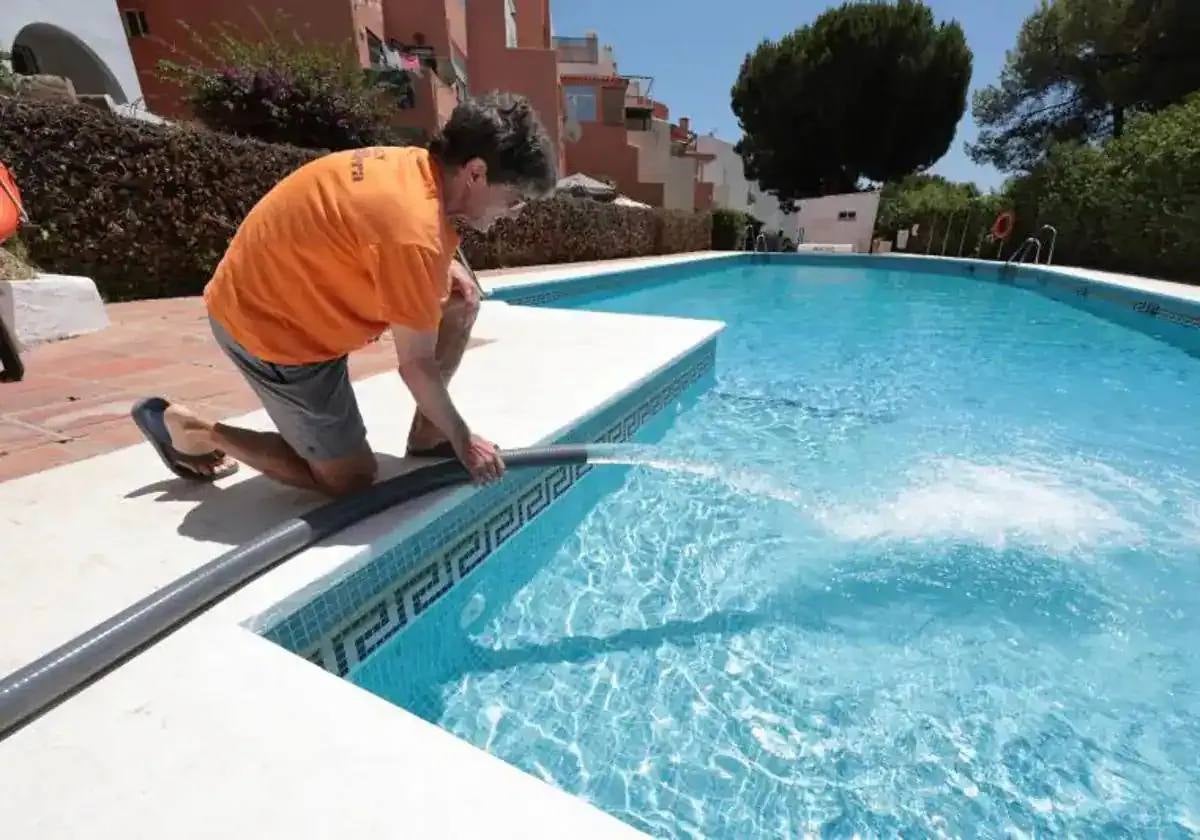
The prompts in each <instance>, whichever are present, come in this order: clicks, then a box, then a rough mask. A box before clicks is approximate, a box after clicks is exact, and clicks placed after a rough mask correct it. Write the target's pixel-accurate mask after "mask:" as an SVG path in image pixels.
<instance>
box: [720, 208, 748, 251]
mask: <svg viewBox="0 0 1200 840" xmlns="http://www.w3.org/2000/svg"><path fill="white" fill-rule="evenodd" d="M748 224H750V214H749V213H743V212H742V211H740V210H726V209H718V210H714V211H713V213H712V247H713V250H714V251H741V250H743V249H744V248H745V245H746V225H748Z"/></svg>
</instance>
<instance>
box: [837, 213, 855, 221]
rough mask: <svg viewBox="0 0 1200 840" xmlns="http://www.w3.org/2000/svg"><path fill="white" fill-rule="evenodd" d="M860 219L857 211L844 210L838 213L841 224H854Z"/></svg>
mask: <svg viewBox="0 0 1200 840" xmlns="http://www.w3.org/2000/svg"><path fill="white" fill-rule="evenodd" d="M857 218H858V211H857V210H842V211H841V212H839V213H838V221H839V222H853V221H854V220H855V219H857Z"/></svg>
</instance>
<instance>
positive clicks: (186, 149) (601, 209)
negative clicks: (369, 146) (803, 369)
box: [0, 97, 711, 300]
mask: <svg viewBox="0 0 1200 840" xmlns="http://www.w3.org/2000/svg"><path fill="white" fill-rule="evenodd" d="M318 154H319V152H316V151H313V150H306V149H297V148H294V147H291V146H278V145H271V144H267V143H260V142H258V141H254V140H242V139H239V138H236V137H230V136H228V135H224V134H218V133H216V132H212V131H208V130H206V129H203V128H199V127H187V126H156V125H150V124H147V123H143V122H137V121H134V120H125V119H121V118H119V117H116V116H113V115H112V114H109V113H107V112H104V111H100V110H98V109H95V108H90V107H87V106H82V105H64V104H59V103H42V102H29V101H25V100H18V99H10V98H2V97H0V159H2V160H5V161H6V162H7V163H8V164H9V166H10V167H11V168H12V170H13V173H14V175H15V177H16V179H17V182H18V183H19V184H20V185H21V191H22V195H23V197H24V199H25V204H26V207H27V209H28V210H29V214H30V216H31V217H32V219H33V221H34V223H35V225H37V226H38V229H37V230H36V232H35V233H34V234H33V235H30V236H28V237H26V239H25V241H26V244H27V245H28V247H29V251H30V256H31V257H32V259H33V260H34V261H36V263H37V264H38V265H39V266H40V267H42V268H44V269H45V270H47V271H57V272H62V273H66V274H84V275H87V276H89V277H91V278H92V279H93V280H95V281H96V284H97V285H98V286H99V288H100V291H101V293H102V294H103V295H104V296H105V298H106V299H108V300H136V299H141V298H154V297H174V296H179V295H195V294H199V292H200V291H201V289H203V288H204V284H205V283H207V282H208V279H209V277H210V276H211V275H212V271H213V269H214V268H215V267H216V264H217V261H218V260H220V258H221V255H222V254H223V253H224V252H225V248H226V246H227V245H228V243H229V239H230V237H231V236H232V235H233V233H234V231H235V230H236V229H237V226H238V224H239V223H240V222H241V220H242V218H243V217H244V216H245V215H246V213H247V212H249V210H250V208H251V207H253V206H254V204H255V202H257V201H258V199H259V198H260V197H262V195H263V194H264V193H266V192H267V190H269V189H270V188H271V187H272V186H274V185H275V184H276V183H277V182H278V181H279V180H281V179H282V178H283V177H284V176H285V175H287V174H288V173H290V172H292V171H293V170H295V169H297V168H298V167H300V166H301V165H303V164H304V163H306V162H308V161H309V160H312V159H313V158H315V157H317V156H318ZM710 224H711V223H710V219H709V216H708V214H705V213H701V214H686V213H676V212H672V211H663V210H649V209H643V208H631V207H621V206H619V205H615V204H604V203H601V202H597V201H592V200H591V199H574V198H562V197H559V198H553V199H547V200H543V201H536V202H531V203H530V204H529V205H528V206H527V207H526V209H525V210H524V212H523V213H522V214H521V216H520V217H519V218H517V219H513V220H504V221H501V222H500V223H498V224H497V225H496V227H495V229H494V230H493V231H492V232H491V233H490V234H487V235H481V234H478V233H474V232H470V233H467V234H466V235H465V237H464V245H465V247H466V250H467V254H468V258H469V259H470V260H471V262H472V265H473V266H476V267H478V268H493V267H499V266H505V265H531V264H537V263H554V262H572V261H576V260H603V259H612V258H614V257H632V256H645V255H648V254H655V253H670V252H675V251H694V250H705V249H707V248H709V239H710V235H711V233H710Z"/></svg>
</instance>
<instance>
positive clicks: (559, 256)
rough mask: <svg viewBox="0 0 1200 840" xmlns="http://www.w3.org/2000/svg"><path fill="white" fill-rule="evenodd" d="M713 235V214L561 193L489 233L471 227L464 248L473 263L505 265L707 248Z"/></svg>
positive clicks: (529, 206)
mask: <svg viewBox="0 0 1200 840" xmlns="http://www.w3.org/2000/svg"><path fill="white" fill-rule="evenodd" d="M711 238H712V218H711V216H710V215H709V214H708V213H686V212H682V211H678V210H660V209H657V208H655V209H649V208H641V207H622V206H621V205H619V204H607V203H604V202H599V201H595V200H593V199H590V198H576V197H574V196H568V195H561V194H560V195H556V196H554V197H553V198H545V199H542V200H540V201H531V202H529V204H527V205H526V207H525V209H524V211H522V213H521V215H520V216H518V217H517V218H515V219H501V220H500V221H498V222H497V223H496V225H495V227H493V228H492V230H491V231H489V232H488V233H486V234H482V233H479V232H477V231H474V230H468V231H466V232H465V233H464V234H463V252H464V253H465V254H466V256H467V261H468V262H470V263H471V267H472V268H475V269H485V268H504V267H508V266H521V265H541V264H545V263H568V262H581V261H586V260H612V259H619V258H621V257H641V256H646V255H649V254H677V253H680V252H683V251H706V250H708V249H709V247H710V244H709V243H710V241H711Z"/></svg>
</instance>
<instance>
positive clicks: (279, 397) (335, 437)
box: [209, 318, 367, 461]
mask: <svg viewBox="0 0 1200 840" xmlns="http://www.w3.org/2000/svg"><path fill="white" fill-rule="evenodd" d="M209 323H210V324H211V325H212V332H213V336H214V337H215V338H216V339H217V344H219V345H220V346H221V349H222V350H224V351H225V355H227V356H228V357H229V358H230V359H231V360H232V361H233V364H234V365H235V366H236V367H237V369H238V370H240V371H241V372H242V376H244V377H246V381H247V382H249V383H250V387H251V388H253V389H254V393H256V394H258V398H259V399H260V400H262V404H263V407H264V408H266V410H267V414H269V415H270V417H271V421H272V422H273V423H274V424H275V427H276V428H277V429H279V434H281V435H283V439H284V440H285V441H287V442H288V445H290V446H291V447H292V449H294V450H296V452H297V453H299V455H300V456H301V457H302V458H304V459H305V460H306V461H328V460H331V459H334V458H346V457H349V456H351V455H357V454H358V453H360V452H362V451H364V450H366V448H367V446H366V442H367V429H366V427H365V426H364V425H363V420H362V414H360V413H359V410H358V400H356V399H355V398H354V389H353V388H352V387H351V385H350V371H349V368H348V366H347V363H346V357H345V356H342V357H341V358H340V359H331V360H330V361H328V362H316V363H313V364H308V365H277V364H275V363H273V362H266V361H263V360H262V359H260V358H258V357H257V356H255V355H254V354H253V353H251V352H250V351H249V350H247V349H246V348H245V347H242V346H241V345H240V344H238V343H237V341H235V340H234V338H233V336H231V335H230V334H229V333H227V332H226V331H225V328H224V327H222V326H221V325H220V324H218V323H217V322H216V321H215V320H213V319H212V318H209Z"/></svg>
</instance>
